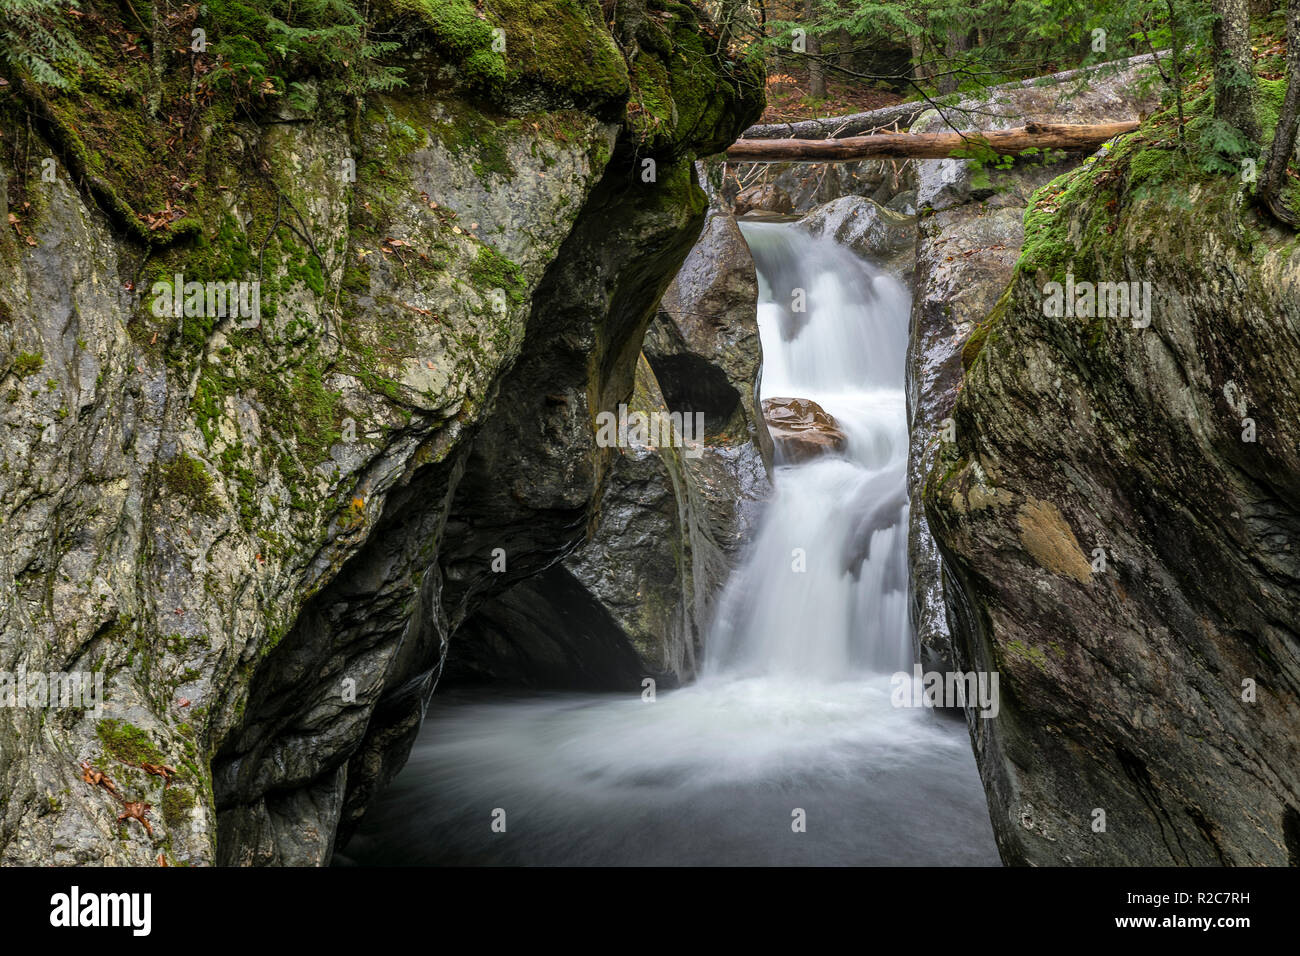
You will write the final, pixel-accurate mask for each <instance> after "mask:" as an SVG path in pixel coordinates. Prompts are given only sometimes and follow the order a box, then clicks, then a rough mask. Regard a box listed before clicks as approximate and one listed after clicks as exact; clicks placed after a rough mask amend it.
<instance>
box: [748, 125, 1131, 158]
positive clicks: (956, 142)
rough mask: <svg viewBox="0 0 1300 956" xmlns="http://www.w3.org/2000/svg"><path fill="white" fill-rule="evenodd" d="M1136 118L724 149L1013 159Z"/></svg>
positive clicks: (776, 154) (1090, 137)
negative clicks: (986, 156)
mask: <svg viewBox="0 0 1300 956" xmlns="http://www.w3.org/2000/svg"><path fill="white" fill-rule="evenodd" d="M1137 127H1138V123H1137V121H1136V120H1133V121H1131V122H1124V123H1095V124H1088V125H1080V126H1072V125H1067V124H1061V123H1026V124H1025V125H1024V126H1021V127H1017V128H1016V129H995V130H971V131H969V132H965V133H957V132H946V133H877V134H875V135H873V136H849V137H845V138H844V139H741V140H737V141H736V142H734V143H732V144H731V146H730V147H728V149H727V162H729V163H829V162H838V161H841V160H858V159H948V158H950V157H953V156H959V157H960V156H966V157H971V156H978V155H981V154H985V153H988V152H992V153H996V154H997V155H999V156H1018V155H1020V154H1021V153H1024V152H1026V151H1027V150H1031V149H1032V150H1036V151H1037V150H1044V149H1063V150H1067V151H1073V150H1080V149H1090V148H1093V149H1095V148H1096V147H1098V146H1100V145H1101V144H1102V143H1104V142H1106V141H1107V140H1108V139H1113V138H1114V137H1116V136H1118V135H1119V134H1120V133H1127V132H1130V131H1132V130H1135V129H1137Z"/></svg>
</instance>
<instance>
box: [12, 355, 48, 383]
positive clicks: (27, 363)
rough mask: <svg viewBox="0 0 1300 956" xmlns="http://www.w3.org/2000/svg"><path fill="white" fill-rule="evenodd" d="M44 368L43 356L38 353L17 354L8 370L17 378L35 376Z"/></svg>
mask: <svg viewBox="0 0 1300 956" xmlns="http://www.w3.org/2000/svg"><path fill="white" fill-rule="evenodd" d="M44 367H45V356H43V355H41V354H40V353H39V352H19V353H18V354H17V355H15V356H14V360H13V362H12V363H11V364H10V366H9V368H10V370H11V371H12V372H13V373H14V374H15V375H17V376H18V377H19V378H26V377H27V376H29V375H35V374H36V373H37V372H39V371H40V370H41V369H42V368H44Z"/></svg>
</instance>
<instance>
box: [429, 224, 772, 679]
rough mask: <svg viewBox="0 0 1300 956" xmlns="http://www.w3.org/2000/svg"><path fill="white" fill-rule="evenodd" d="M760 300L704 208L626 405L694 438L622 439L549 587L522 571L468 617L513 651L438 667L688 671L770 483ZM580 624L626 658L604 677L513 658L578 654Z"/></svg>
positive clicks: (466, 674) (456, 671)
mask: <svg viewBox="0 0 1300 956" xmlns="http://www.w3.org/2000/svg"><path fill="white" fill-rule="evenodd" d="M757 297H758V286H757V278H756V276H755V272H754V264H753V260H752V259H751V257H750V254H749V248H748V246H747V245H746V244H745V241H744V237H743V236H742V235H741V234H740V230H739V228H738V227H737V225H736V222H735V219H734V218H733V217H732V216H731V214H730V213H729V212H727V211H726V210H725V209H723V208H722V207H720V206H719V205H716V204H715V205H714V206H713V207H712V208H711V209H710V211H709V214H708V219H707V221H706V223H705V226H704V229H703V231H702V232H701V234H700V238H699V240H698V241H697V242H696V244H695V246H694V247H693V248H692V250H691V252H690V254H689V255H688V256H687V257H686V261H685V262H684V263H683V264H682V267H681V269H680V270H679V272H678V273H677V276H676V278H675V279H674V280H673V282H672V284H671V285H670V286H669V288H668V290H667V291H666V292H665V293H664V295H663V298H662V300H661V303H660V307H659V311H658V312H657V314H656V316H655V318H654V320H653V321H652V322H651V323H650V326H649V328H648V330H647V333H646V336H645V340H644V344H643V348H644V354H643V355H642V357H641V360H640V362H639V363H638V366H637V371H636V379H635V389H634V392H633V395H632V397H631V398H630V399H629V401H628V405H627V409H628V412H629V414H635V413H640V414H643V415H660V416H668V415H670V414H677V415H679V416H683V418H680V419H678V421H681V422H682V423H683V424H684V425H685V427H686V428H689V429H690V431H691V433H692V434H691V435H690V436H689V437H690V438H691V439H692V442H691V443H690V445H689V446H686V447H683V446H681V445H678V446H676V447H674V445H673V444H671V443H665V442H664V441H663V440H662V436H661V438H660V441H659V443H658V445H656V446H655V447H649V446H648V445H640V446H632V447H620V448H618V449H617V452H618V453H617V456H616V457H615V458H614V460H613V463H612V465H611V467H610V469H609V472H608V475H607V477H606V481H605V483H604V490H603V492H602V496H601V498H600V506H599V512H598V515H599V517H598V522H597V523H596V525H595V527H594V529H593V531H592V533H591V535H590V537H589V538H588V539H587V540H586V541H585V542H584V543H583V544H582V545H581V546H580V547H578V548H577V549H576V550H575V551H574V552H573V553H572V554H570V555H568V556H567V557H566V558H564V560H563V562H562V563H561V564H560V565H558V566H556V567H555V568H553V569H551V570H549V571H547V572H546V573H545V575H544V576H543V577H544V580H546V581H547V582H548V586H547V587H546V589H545V593H542V592H541V586H540V584H539V583H538V582H536V581H532V580H531V579H530V581H528V582H524V584H522V585H520V586H517V587H515V588H512V589H511V590H510V591H508V592H506V593H505V594H504V595H502V596H501V597H500V598H499V599H497V600H496V601H495V602H493V603H492V604H490V605H486V606H484V607H483V608H482V609H481V610H480V611H479V612H478V613H477V614H476V616H475V618H473V619H472V620H471V621H470V622H469V624H468V625H467V632H468V633H472V634H477V633H478V632H479V630H480V629H481V628H483V627H485V626H488V627H490V628H491V633H492V635H493V640H494V641H495V642H496V644H498V645H501V646H505V645H509V647H510V650H509V653H508V654H507V655H505V657H506V659H504V660H503V659H502V657H501V655H497V656H496V657H495V658H493V656H492V655H490V654H487V653H483V652H480V651H479V650H477V649H475V648H477V643H478V642H477V640H473V641H465V642H462V643H461V644H460V645H459V646H458V648H457V649H456V650H455V651H454V652H453V654H452V657H451V660H450V667H451V670H450V671H449V675H450V676H460V677H462V678H471V679H483V678H486V677H488V676H492V677H494V678H496V679H501V678H502V677H505V678H507V679H512V680H515V681H517V682H520V683H526V684H528V683H538V682H539V681H548V682H550V686H605V687H624V686H626V687H629V688H631V687H636V686H639V682H640V681H641V680H642V679H643V678H645V677H650V678H653V679H654V680H655V681H657V682H658V683H659V684H661V685H663V686H674V685H677V684H679V683H681V682H683V681H685V680H688V679H690V678H691V677H693V676H695V673H696V667H697V661H698V657H699V651H700V649H701V645H702V642H703V639H704V635H705V630H706V628H707V625H708V621H709V618H710V616H711V612H712V604H713V598H714V596H715V594H716V593H717V592H718V590H719V589H720V587H721V585H722V583H723V582H724V581H725V579H726V576H727V574H728V573H729V571H730V569H731V567H732V564H733V563H734V560H735V558H736V556H737V554H738V552H739V549H740V548H741V546H742V544H743V543H744V542H745V541H746V540H747V539H748V537H749V534H750V531H751V527H752V524H753V522H754V521H755V519H756V517H757V512H758V508H759V505H760V503H761V501H762V500H763V499H764V498H765V497H766V496H767V494H768V491H769V486H768V477H767V468H768V467H770V461H771V451H770V448H771V442H770V439H769V438H768V436H767V430H766V427H765V426H764V424H763V422H762V419H761V417H758V416H756V415H755V405H754V395H755V393H756V391H757V379H758V374H759V369H760V367H761V364H762V354H761V347H760V343H759V338H758V327H757V323H756V313H755V310H756V303H757ZM697 415H702V416H703V428H702V429H701V428H700V425H699V423H698V422H697V419H696V417H695V416H697ZM765 449H766V450H765ZM549 582H554V586H549ZM548 600H549V601H551V602H552V606H549V607H548V606H547V602H548ZM556 602H559V603H561V604H563V613H557V609H556V607H555V606H554V604H555V603H556ZM502 619H508V620H509V621H510V622H511V623H512V624H513V627H507V626H504V624H501V623H498V622H499V621H501V620H502ZM485 622H487V624H485ZM577 622H589V623H590V628H592V629H599V630H601V632H602V633H603V634H604V635H605V639H606V640H607V641H608V642H609V643H611V644H614V645H617V646H618V647H621V648H625V649H627V650H628V651H629V652H630V653H628V654H626V655H623V656H622V657H620V658H619V659H618V661H617V662H616V663H612V664H611V666H610V667H609V669H608V670H607V671H606V672H605V675H604V682H603V685H602V684H600V682H599V681H596V682H593V680H591V679H590V678H589V677H588V671H589V670H590V669H591V668H590V667H589V666H588V667H575V668H571V669H570V670H569V671H568V672H567V676H566V672H565V671H564V669H563V668H560V667H553V668H550V669H549V670H547V671H546V672H545V674H546V675H549V676H544V675H543V674H542V673H540V672H533V671H530V668H529V667H526V666H522V665H520V660H521V658H527V657H530V656H531V657H537V656H543V655H551V656H555V655H556V654H557V653H559V652H557V651H556V650H555V649H556V648H560V649H562V654H560V656H563V655H567V656H568V657H569V658H572V659H577V658H579V657H582V658H584V659H585V660H587V661H589V662H590V661H591V660H592V655H591V654H590V653H589V652H587V651H581V647H582V644H581V643H580V642H582V641H585V639H586V638H585V634H586V630H585V629H584V628H585V627H586V624H585V623H584V624H578V623H577Z"/></svg>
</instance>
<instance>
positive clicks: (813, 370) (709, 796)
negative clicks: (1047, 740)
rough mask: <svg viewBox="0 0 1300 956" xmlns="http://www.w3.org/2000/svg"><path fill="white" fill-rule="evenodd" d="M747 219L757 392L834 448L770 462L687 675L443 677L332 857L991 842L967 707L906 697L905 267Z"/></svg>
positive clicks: (571, 856)
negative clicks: (885, 265) (914, 702)
mask: <svg viewBox="0 0 1300 956" xmlns="http://www.w3.org/2000/svg"><path fill="white" fill-rule="evenodd" d="M742 228H743V230H744V233H745V238H746V240H747V241H748V243H749V245H750V248H751V251H752V252H753V255H754V260H755V263H756V265H757V268H758V273H759V285H760V295H759V310H758V322H759V330H760V334H761V338H762V344H763V353H764V364H763V378H762V395H763V397H764V398H771V397H778V396H784V397H795V398H804V399H812V400H815V401H816V402H817V403H818V404H819V405H821V407H822V408H823V409H825V410H826V411H827V412H828V413H829V414H830V415H831V416H833V417H834V418H835V420H836V422H837V423H838V425H839V427H840V429H841V430H842V431H843V432H844V434H845V436H846V439H847V440H846V444H845V448H844V451H843V454H842V455H839V456H822V457H818V458H813V459H812V460H811V461H808V462H806V463H803V464H797V465H780V466H779V467H778V468H777V469H776V471H775V475H774V482H773V483H774V491H773V496H772V499H771V501H770V502H768V504H767V506H766V510H765V512H764V514H763V516H762V518H761V521H760V525H759V529H758V531H757V533H756V535H755V539H754V541H753V542H752V543H751V545H750V547H749V550H748V553H747V555H746V557H745V559H744V560H743V561H742V563H741V565H740V566H739V567H738V568H737V569H736V570H735V572H734V573H733V574H732V576H731V578H730V580H729V581H728V583H727V585H726V587H725V589H724V591H723V593H722V595H721V596H720V598H719V601H718V605H717V607H718V611H717V615H716V618H715V620H714V622H713V624H712V628H711V631H710V634H709V638H708V641H707V642H706V646H705V656H704V661H703V665H702V668H701V676H700V678H699V679H698V680H697V681H696V682H695V683H694V684H691V685H689V686H686V687H683V688H681V689H679V690H673V691H660V692H659V693H658V695H657V698H656V699H655V700H654V701H653V702H646V701H644V700H642V698H641V697H640V696H638V695H636V694H627V693H623V694H574V693H564V694H560V693H554V694H541V693H529V694H503V693H502V692H500V691H499V690H493V691H491V692H487V691H484V690H483V689H481V688H476V689H474V690H472V691H470V690H456V689H451V690H447V691H443V690H441V689H440V690H439V691H438V693H436V694H435V695H434V697H433V701H432V703H431V704H430V707H429V712H428V715H427V717H426V719H425V722H424V725H423V727H422V729H421V731H420V736H419V739H418V740H417V741H416V743H415V746H414V748H413V749H412V752H411V756H410V760H409V761H408V763H407V764H406V766H405V767H404V769H403V770H402V771H401V773H400V774H399V775H398V777H397V778H396V780H394V782H393V783H392V784H391V785H390V786H389V787H388V789H387V790H385V791H384V792H383V793H382V794H381V796H380V797H379V799H378V801H377V803H376V804H375V805H374V806H373V807H372V808H371V810H370V811H369V813H368V814H367V816H366V818H365V820H364V821H363V823H362V826H361V828H360V829H359V831H358V832H357V833H356V834H355V835H354V837H353V839H352V840H351V841H350V842H349V844H348V845H347V847H346V848H345V849H344V850H342V851H340V852H339V853H337V854H336V856H335V863H336V865H380V864H390V865H393V864H415V865H421V864H433V865H445V864H459V865H483V864H489V865H520V864H524V865H527V864H533V865H886V866H888V865H997V864H998V862H999V860H998V854H997V849H996V846H995V845H994V840H993V831H992V827H991V826H990V823H989V816H988V809H987V806H986V803H985V797H984V792H983V789H982V788H981V785H980V781H979V776H978V774H977V771H976V767H975V760H974V757H973V756H972V754H971V749H970V741H969V738H968V736H967V732H966V727H965V724H964V723H963V722H962V721H961V720H959V719H954V718H952V717H950V716H942V715H939V714H936V713H935V712H934V711H931V710H927V709H924V708H904V707H895V706H893V705H892V703H891V691H892V685H891V679H890V678H891V674H893V673H894V672H897V671H907V672H909V673H910V671H911V667H912V647H911V636H910V624H909V620H908V603H907V580H908V571H907V507H908V505H907V494H906V468H907V450H908V435H907V421H906V406H905V394H904V362H905V353H906V348H907V331H908V315H909V307H910V302H909V297H908V292H907V289H906V288H905V287H904V286H903V285H902V284H901V283H900V282H899V281H898V280H896V279H895V278H893V277H892V276H889V275H887V274H885V273H884V272H882V271H880V270H878V269H877V268H875V267H874V266H872V265H871V264H870V263H867V262H864V261H863V260H861V259H859V258H858V257H857V256H855V255H854V254H853V253H852V252H851V251H849V250H847V249H845V248H844V247H842V246H840V245H838V244H837V243H835V242H834V241H833V240H831V239H826V238H813V237H810V236H808V235H807V234H805V233H804V232H802V231H799V230H797V229H796V228H795V227H794V226H792V225H789V224H783V223H742ZM800 305H803V306H805V308H803V309H800V308H799V306H800ZM502 811H504V813H502ZM502 817H504V823H505V826H504V832H498V831H499V830H500V824H498V826H497V828H494V827H493V825H492V824H493V821H494V819H497V820H500V819H501V818H502ZM801 824H802V825H801Z"/></svg>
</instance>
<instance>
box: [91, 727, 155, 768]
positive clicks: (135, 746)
mask: <svg viewBox="0 0 1300 956" xmlns="http://www.w3.org/2000/svg"><path fill="white" fill-rule="evenodd" d="M95 734H96V735H97V736H98V737H99V742H100V744H101V745H102V746H103V748H104V752H105V753H106V754H108V755H110V756H112V757H114V758H116V759H117V760H120V761H121V762H122V763H126V764H131V765H132V766H137V767H138V766H139V765H140V764H144V763H153V764H161V763H163V762H164V759H163V755H162V751H160V750H159V749H158V748H157V747H156V746H155V745H154V743H153V741H152V740H151V739H150V738H149V735H148V734H147V733H146V732H145V731H143V730H141V729H140V728H139V727H136V726H133V725H132V724H128V723H126V722H125V721H121V720H111V719H109V720H101V721H99V722H98V723H97V724H96V725H95Z"/></svg>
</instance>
